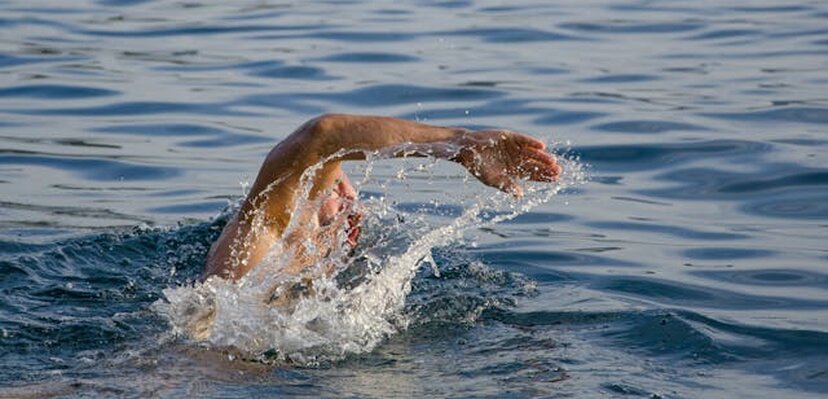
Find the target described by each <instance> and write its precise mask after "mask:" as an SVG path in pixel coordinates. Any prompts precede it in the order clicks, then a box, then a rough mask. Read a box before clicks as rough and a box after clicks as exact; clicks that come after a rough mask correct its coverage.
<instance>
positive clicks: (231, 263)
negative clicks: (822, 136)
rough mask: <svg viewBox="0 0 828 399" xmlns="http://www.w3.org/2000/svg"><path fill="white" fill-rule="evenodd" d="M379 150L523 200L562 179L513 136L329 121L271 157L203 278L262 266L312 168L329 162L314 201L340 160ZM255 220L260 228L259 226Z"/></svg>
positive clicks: (375, 120) (545, 158)
mask: <svg viewBox="0 0 828 399" xmlns="http://www.w3.org/2000/svg"><path fill="white" fill-rule="evenodd" d="M375 151H379V152H381V153H382V152H385V153H386V155H388V156H395V157H406V156H434V157H438V158H443V159H448V160H451V161H455V162H458V163H459V164H461V165H463V166H464V167H466V168H467V169H468V170H469V171H470V172H471V173H472V174H473V175H474V176H475V177H477V178H478V179H480V181H482V182H483V183H484V184H487V185H489V186H493V187H496V188H498V189H500V190H503V191H506V192H510V193H513V194H514V195H516V196H520V195H521V194H522V192H521V191H520V185H519V184H517V182H516V179H520V178H525V179H530V180H533V181H554V180H555V179H556V177H557V176H558V175H559V174H560V172H561V168H560V166H558V165H557V164H556V162H555V158H554V157H553V156H552V155H550V154H549V153H547V152H546V151H545V146H544V144H543V142H541V141H538V140H536V139H534V138H531V137H529V136H526V135H522V134H519V133H514V132H511V131H507V130H488V131H478V132H472V131H469V130H467V129H462V128H446V127H438V126H430V125H425V124H421V123H416V122H411V121H406V120H401V119H395V118H387V117H378V116H355V115H337V114H332V115H323V116H320V117H317V118H315V119H312V120H310V121H308V122H307V123H305V124H304V125H302V126H301V127H299V129H297V130H296V131H295V132H293V133H292V134H291V135H290V136H288V137H287V138H286V139H285V140H283V141H282V142H280V143H279V144H278V145H276V147H274V148H273V150H271V152H270V153H269V154H268V156H267V158H266V159H265V162H264V164H263V165H262V168H261V170H260V171H259V175H258V176H257V177H256V181H255V182H254V184H253V186H252V187H251V190H250V193H249V194H248V196H247V198H246V199H245V201H244V203H243V204H242V207H241V209H240V210H239V213H238V214H237V215H236V216H235V217H234V218H233V220H231V222H230V223H228V225H227V227H226V228H225V230H224V231H223V232H222V235H221V237H220V238H219V239H218V241H216V243H215V244H214V245H213V248H211V250H210V254H209V255H208V260H207V267H206V268H205V272H204V277H207V276H209V275H212V274H219V275H220V276H222V277H227V278H233V279H236V278H239V277H241V276H242V275H244V274H245V273H247V272H248V271H249V270H250V269H251V268H252V267H253V266H255V265H256V263H258V262H259V261H260V260H261V258H262V257H263V256H264V255H265V253H266V252H267V249H268V248H269V247H270V246H271V245H272V244H273V243H274V242H275V240H276V239H278V238H279V237H281V235H282V233H283V232H284V230H285V228H286V227H287V225H288V223H289V222H290V220H291V217H293V216H294V215H292V214H291V213H292V212H293V209H294V204H295V201H296V196H297V195H298V194H299V193H298V191H299V189H300V188H301V182H300V179H301V178H302V175H303V174H304V173H305V171H306V170H308V168H311V167H313V166H314V165H317V164H318V163H319V162H320V161H322V160H327V161H326V162H325V163H324V164H323V165H322V166H321V167H320V169H318V170H317V171H316V172H315V173H314V175H313V176H312V178H313V184H312V188H311V192H310V197H311V198H316V196H317V195H318V194H319V193H320V191H322V190H324V189H326V188H329V187H334V186H335V185H336V180H337V179H338V178H339V177H340V176H341V173H342V172H341V169H340V162H341V161H343V160H357V159H364V158H365V156H366V153H370V152H375ZM262 211H263V212H262ZM256 217H259V218H261V220H260V221H259V222H260V223H254V219H255V218H256ZM259 225H261V226H264V227H263V228H262V227H261V226H259ZM240 237H241V238H242V239H241V240H239V238H240Z"/></svg>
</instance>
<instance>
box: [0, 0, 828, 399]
mask: <svg viewBox="0 0 828 399" xmlns="http://www.w3.org/2000/svg"><path fill="white" fill-rule="evenodd" d="M0 10H1V12H0V29H2V32H3V35H2V41H0V189H2V191H1V192H2V196H1V197H0V290H2V292H3V296H2V298H0V346H2V350H0V358H2V362H0V365H2V366H0V370H2V372H0V386H4V387H12V388H10V389H12V390H11V391H0V396H2V395H4V394H7V393H8V395H11V396H21V395H23V394H31V393H38V392H40V393H43V394H44V395H47V394H53V395H73V394H75V395H80V394H82V393H83V394H85V393H86V392H95V393H97V394H100V395H110V396H152V395H160V396H192V395H201V396H215V397H224V396H228V395H238V394H241V395H245V396H262V395H264V396H273V395H285V396H300V395H303V396H338V395H357V396H367V397H388V396H417V397H446V396H456V397H468V396H491V397H495V396H502V395H503V394H504V392H509V393H510V394H513V395H514V396H519V397H539V396H553V395H561V396H567V395H569V396H575V397H593V396H633V397H651V396H658V397H699V396H705V395H707V396H717V397H718V396H737V395H738V396H745V397H782V396H796V397H811V396H813V397H819V396H820V395H824V393H825V392H826V391H828V377H827V376H828V361H826V359H828V353H826V349H825V348H826V347H828V345H826V342H828V336H827V335H826V334H828V325H826V320H828V312H826V310H825V309H826V304H828V295H827V294H826V293H828V290H826V284H825V282H826V271H825V265H826V261H828V254H826V246H825V243H824V242H825V236H826V234H825V229H826V224H825V220H826V219H827V218H828V206H826V205H825V204H826V203H828V191H826V182H828V169H826V165H828V162H826V161H827V160H826V156H825V148H826V143H828V141H826V138H825V133H826V131H827V130H826V129H828V98H826V96H825V86H826V83H828V74H827V73H826V72H825V71H828V58H826V55H828V52H826V44H828V31H826V29H825V21H826V18H828V8H826V5H825V4H823V2H819V1H808V0H805V1H800V2H797V3H796V4H793V3H791V4H780V3H779V2H773V1H765V0H750V1H747V2H739V3H738V4H732V5H728V4H724V3H722V2H714V1H697V2H693V3H692V4H686V3H683V2H677V1H664V2H657V3H653V2H646V1H644V2H642V1H634V2H614V1H604V0H596V1H586V2H577V3H567V2H558V3H555V2H547V1H535V0H521V1H513V2H510V3H508V4H506V3H502V2H497V1H476V2H472V1H430V0H422V1H415V2H410V3H388V2H315V1H307V2H293V3H280V2H268V1H264V2H262V1H244V2H241V3H227V4H223V3H222V4H211V3H203V2H176V1H167V0H137V1H136V0H87V1H82V2H77V3H76V4H74V3H73V4H71V5H70V4H55V3H54V2H48V1H40V0H37V1H11V2H5V3H3V4H2V5H0ZM321 112H357V113H367V114H382V115H392V116H399V117H404V118H408V119H418V120H421V121H427V122H433V123H438V124H447V125H463V126H467V127H473V128H474V127H488V126H507V127H510V128H513V129H516V130H521V131H525V132H528V133H532V134H535V135H538V136H540V137H541V138H543V139H544V140H545V141H547V142H550V143H556V146H557V148H561V149H565V148H571V153H573V154H574V155H575V156H579V157H580V159H581V161H582V162H584V163H586V164H588V165H589V168H590V173H591V178H590V184H588V185H584V186H578V187H576V188H573V189H570V190H568V194H567V195H565V196H559V197H556V198H554V199H553V200H552V201H550V202H548V203H546V204H544V205H541V206H538V207H536V208H533V209H532V210H531V211H529V212H527V213H523V214H521V215H519V216H518V217H517V218H515V219H513V220H510V221H508V222H505V223H500V224H496V225H492V226H486V227H483V228H479V229H472V230H469V231H467V232H466V233H465V236H464V237H463V239H462V240H460V241H459V242H458V243H455V244H452V245H444V246H441V245H436V246H435V248H434V250H433V251H432V252H433V254H432V255H433V258H434V262H435V263H436V265H435V268H436V269H432V268H430V267H423V268H421V270H420V271H419V273H418V275H417V276H416V277H415V278H414V280H413V281H412V287H411V293H410V294H409V295H408V298H407V301H406V308H405V310H404V312H405V313H404V314H405V315H406V316H407V317H408V318H409V319H410V320H411V321H412V322H411V325H410V326H408V328H407V329H404V330H402V331H399V332H397V333H396V334H393V335H391V336H388V337H386V338H385V340H384V341H382V343H381V344H380V345H379V346H377V347H376V348H375V349H374V350H373V351H372V352H370V353H365V354H360V355H353V356H346V357H345V358H344V359H343V360H341V361H338V362H334V363H332V364H325V365H320V367H319V368H314V369H301V368H289V367H274V366H271V365H265V364H260V363H255V362H250V361H242V360H238V358H237V354H234V352H233V351H232V350H229V349H227V350H220V349H215V348H202V347H199V346H196V345H193V344H192V343H188V342H186V340H181V339H174V338H172V337H170V336H169V326H168V325H167V324H166V321H165V320H164V319H163V318H162V317H159V316H158V315H157V314H156V313H154V312H152V311H151V310H150V306H151V304H152V303H154V302H156V301H158V300H159V299H160V298H161V296H162V290H163V289H165V288H170V287H176V286H179V285H181V284H186V283H187V282H188V281H191V280H192V279H193V278H194V277H195V276H196V275H197V274H198V272H199V269H200V267H201V263H202V262H203V257H204V254H205V252H206V250H207V248H208V246H209V244H210V242H211V241H212V240H213V239H214V237H215V236H216V235H217V234H218V232H219V231H220V228H221V226H222V225H223V223H224V218H225V217H226V215H227V212H226V211H224V212H223V211H222V210H223V209H225V208H226V207H227V206H228V205H230V204H233V203H234V202H235V201H236V200H237V199H238V198H239V196H241V195H242V193H243V187H244V184H246V183H247V182H249V181H251V180H252V178H253V177H254V175H255V172H256V170H257V168H258V166H259V164H260V162H261V159H262V157H263V155H264V154H265V153H266V152H267V151H268V150H269V149H270V147H271V146H272V145H273V144H274V143H275V142H277V141H278V140H279V139H280V138H282V137H284V136H285V135H286V134H288V133H289V132H290V131H291V130H292V129H293V128H294V127H295V126H298V125H299V124H300V123H302V122H303V121H305V120H306V119H308V118H310V117H311V116H314V115H315V114H318V113H321ZM399 168H400V167H399V165H397V164H394V163H388V164H385V163H378V164H377V165H376V169H375V170H374V176H376V177H377V179H379V180H380V181H386V185H385V187H384V188H383V187H380V188H372V187H367V186H366V187H365V189H364V191H363V193H362V196H363V197H365V198H369V197H372V196H374V197H375V195H374V194H375V193H380V194H381V193H383V192H388V193H389V194H388V196H387V197H386V199H387V200H388V201H389V202H388V203H387V206H388V209H389V210H393V212H399V213H400V214H416V215H421V216H424V217H429V218H432V220H436V221H438V222H439V223H449V222H450V221H452V220H455V219H457V218H458V217H460V215H462V214H463V212H464V210H465V209H467V207H468V205H469V200H471V203H474V199H473V198H475V197H474V195H480V194H481V191H479V190H480V187H479V186H476V185H475V184H476V183H474V182H468V181H464V180H463V177H462V173H461V171H460V170H459V169H456V168H454V167H453V166H451V165H444V164H438V165H436V166H434V167H433V169H431V171H430V174H429V176H428V177H427V178H423V177H422V176H417V175H411V176H409V178H407V179H405V180H403V181H396V179H395V176H396V175H397V172H398V171H399ZM353 169H354V171H355V173H359V167H357V166H355V167H353ZM461 184H462V187H464V188H463V189H462V190H459V187H461ZM476 190H477V191H476ZM445 193H451V194H452V195H454V196H449V197H446V194H445ZM472 193H476V194H472ZM484 193H485V192H484ZM395 195H397V196H396V197H395ZM464 195H466V196H464ZM435 197H436V198H440V199H441V201H439V202H434V201H432V200H433V199H434V198H435ZM464 201H465V202H464ZM216 215H219V216H218V217H217V218H215V219H214V218H213V217H214V216H216ZM484 217H485V215H484ZM489 217H490V216H489ZM424 263H425V264H427V263H429V262H424ZM433 270H437V272H438V273H437V274H439V276H438V275H437V274H435V273H434V271H433ZM228 357H234V358H235V359H236V360H229V359H228Z"/></svg>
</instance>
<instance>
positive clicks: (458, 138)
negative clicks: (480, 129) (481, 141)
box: [449, 127, 474, 168]
mask: <svg viewBox="0 0 828 399" xmlns="http://www.w3.org/2000/svg"><path fill="white" fill-rule="evenodd" d="M453 130H454V137H453V138H452V140H451V141H452V147H454V153H453V154H452V156H451V157H450V158H449V160H450V161H452V162H456V163H458V164H460V165H462V166H464V167H466V168H468V167H469V166H470V165H471V164H472V160H473V157H474V153H473V151H472V143H473V141H474V140H473V136H474V132H473V131H471V130H469V129H466V128H462V127H458V128H453Z"/></svg>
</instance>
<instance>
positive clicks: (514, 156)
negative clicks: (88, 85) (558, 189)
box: [456, 130, 562, 197]
mask: <svg viewBox="0 0 828 399" xmlns="http://www.w3.org/2000/svg"><path fill="white" fill-rule="evenodd" d="M461 143H462V147H461V149H460V152H459V154H458V155H457V157H456V160H457V161H458V162H459V163H460V164H461V165H463V166H465V167H466V169H468V170H469V172H470V173H471V174H472V175H473V176H474V177H476V178H478V179H479V180H480V181H481V182H483V184H485V185H487V186H491V187H495V188H497V189H499V190H502V191H504V192H507V193H511V194H513V195H514V196H515V197H521V196H522V195H523V189H522V188H521V186H520V184H518V182H517V181H516V179H529V180H531V181H539V182H554V181H556V180H557V178H558V176H559V175H560V174H561V171H562V169H561V167H560V165H558V164H557V162H556V161H555V157H554V156H553V155H552V154H549V153H548V152H546V145H545V144H544V143H543V142H542V141H539V140H537V139H534V138H532V137H529V136H526V135H523V134H520V133H515V132H511V131H508V130H482V131H477V132H473V133H466V134H464V135H463V138H462V139H461Z"/></svg>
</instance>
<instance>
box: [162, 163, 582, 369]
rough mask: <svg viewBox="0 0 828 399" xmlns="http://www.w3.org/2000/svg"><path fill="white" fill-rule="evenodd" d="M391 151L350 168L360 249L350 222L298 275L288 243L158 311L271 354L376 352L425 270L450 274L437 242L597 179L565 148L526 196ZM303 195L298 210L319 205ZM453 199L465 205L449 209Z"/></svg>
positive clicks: (248, 353)
mask: <svg viewBox="0 0 828 399" xmlns="http://www.w3.org/2000/svg"><path fill="white" fill-rule="evenodd" d="M383 157H384V155H383V154H369V156H368V160H367V161H365V162H362V163H358V164H355V165H351V166H350V167H351V168H352V169H353V170H352V171H351V172H352V174H353V173H354V172H355V173H356V174H357V178H353V177H354V176H352V180H353V181H354V182H355V188H356V189H357V191H358V192H360V193H361V195H360V198H361V199H362V202H361V204H359V205H358V206H359V210H360V212H362V213H363V215H364V216H363V222H362V223H363V229H362V230H363V233H362V237H361V238H360V242H359V245H358V246H357V247H356V248H355V249H354V250H351V249H350V247H348V246H347V245H339V244H338V243H343V242H345V239H346V237H345V234H346V233H345V231H344V229H340V231H335V232H333V234H331V235H329V240H330V241H329V242H327V243H324V244H327V245H329V246H330V247H331V248H332V250H331V251H330V252H329V253H328V254H327V255H326V256H324V257H321V258H320V260H318V261H316V262H315V264H313V265H312V266H311V267H308V268H307V269H304V270H303V271H302V272H301V273H299V274H296V275H294V274H289V273H285V272H284V269H285V267H286V266H285V265H288V264H289V263H290V262H291V261H293V259H292V257H293V256H295V255H296V254H295V253H294V251H291V250H290V249H286V245H284V244H285V243H278V244H276V245H275V246H274V248H273V249H271V251H270V253H269V254H268V256H267V257H266V258H265V259H264V260H263V261H262V262H260V263H259V264H258V265H257V266H256V267H255V268H254V269H253V270H252V271H251V272H250V273H248V274H247V275H246V276H244V277H243V278H242V279H240V280H239V281H237V282H233V281H228V280H223V279H220V278H217V277H212V278H210V279H208V280H207V281H205V282H203V283H195V284H194V285H192V286H181V287H176V288H168V289H165V290H164V295H165V297H166V300H165V301H158V302H156V304H155V309H156V310H157V311H158V312H159V313H161V314H163V315H165V316H166V317H167V319H168V320H169V322H170V324H171V326H172V330H173V333H174V334H176V335H180V336H185V337H188V338H190V339H193V340H195V341H200V342H202V343H204V344H207V345H210V346H213V347H218V348H232V350H233V352H234V353H239V354H241V355H243V356H245V357H249V358H255V359H257V360H260V361H288V362H295V363H299V364H302V365H314V364H317V363H318V362H324V361H331V360H337V359H341V358H342V357H344V356H346V355H348V354H358V353H364V352H367V351H371V350H372V349H373V348H374V347H375V346H376V345H377V344H378V343H379V342H381V341H382V340H383V339H384V338H385V337H387V336H389V335H390V334H394V333H395V332H397V331H399V330H400V329H404V328H406V327H407V325H408V323H409V320H408V319H407V317H406V316H405V314H404V312H403V309H404V306H405V299H406V296H407V295H408V294H409V292H410V291H411V286H412V279H413V278H414V276H415V274H416V273H417V271H418V270H419V269H420V268H421V267H422V266H428V267H430V268H431V270H432V275H433V276H434V277H435V278H439V277H440V271H439V269H438V262H437V261H435V259H434V257H433V256H432V250H433V249H435V248H440V247H445V246H447V245H449V244H450V243H452V242H457V241H458V240H461V239H462V237H463V234H464V232H466V231H467V230H469V229H475V228H479V227H483V226H486V225H491V224H495V223H498V222H501V221H504V220H507V219H510V218H513V217H515V216H517V215H520V214H522V213H526V212H528V211H529V210H530V209H532V208H533V207H534V206H537V205H538V204H541V203H543V202H546V201H548V200H549V199H551V198H552V197H553V196H555V195H556V194H557V193H558V192H559V191H560V190H562V189H564V188H567V187H570V186H572V185H576V184H580V183H582V182H583V181H584V179H585V174H584V171H583V168H582V166H581V165H580V164H579V163H578V162H575V161H572V160H569V159H567V158H566V157H565V156H559V163H561V165H562V166H563V168H564V174H563V176H561V178H560V180H559V182H558V183H557V184H548V183H545V184H544V183H525V187H524V192H525V195H524V196H523V197H522V198H521V199H519V200H516V199H514V198H512V196H511V195H507V194H504V193H501V192H496V191H495V190H493V189H491V188H488V187H484V186H482V185H476V184H475V185H473V184H471V183H469V180H468V176H467V174H464V175H463V178H462V179H460V177H461V176H460V172H458V171H456V170H453V169H451V168H452V167H453V166H451V164H450V163H447V162H440V163H438V162H437V161H436V160H435V159H429V158H425V159H423V158H418V159H404V160H395V161H394V162H393V164H391V163H389V162H386V161H384V160H383ZM400 163H401V164H402V165H403V167H402V169H400ZM318 167H319V165H317V168H318ZM311 169H314V168H311ZM308 173H314V172H313V170H311V171H309V172H308ZM360 174H361V176H358V175H360ZM434 180H446V181H449V182H451V184H452V185H455V186H457V187H458V189H456V190H451V191H448V192H435V190H433V189H426V188H423V185H421V184H420V183H421V182H429V184H430V183H431V182H432V181H434ZM454 181H457V182H459V184H462V187H460V186H459V184H457V183H454ZM309 190H310V184H305V186H304V187H303V192H304V195H303V196H300V198H308V193H309ZM403 198H404V199H405V201H406V202H415V203H420V204H423V205H424V206H418V207H414V208H406V209H407V210H404V209H402V208H400V207H399V206H395V204H396V203H397V201H396V200H395V199H403ZM297 202H298V204H297V205H296V210H297V211H299V210H301V209H302V208H303V207H307V206H313V205H315V204H312V203H310V201H308V200H300V201H297ZM449 205H450V209H461V211H460V212H457V213H451V212H449V215H447V214H446V212H440V209H447V208H446V207H447V206H449ZM294 214H296V213H294ZM254 219H255V218H254ZM293 219H294V220H292V221H291V223H290V225H289V226H288V227H287V228H286V230H285V233H284V234H283V236H289V235H290V234H291V232H293V231H295V230H296V229H297V228H299V227H300V226H298V224H297V222H295V219H299V218H297V217H294V218H293ZM254 223H255V222H254ZM346 225H347V224H346ZM242 239H243V238H242ZM308 245H309V246H312V244H310V243H309V244H308ZM323 246H324V245H323ZM241 248H243V245H242V246H241Z"/></svg>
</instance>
